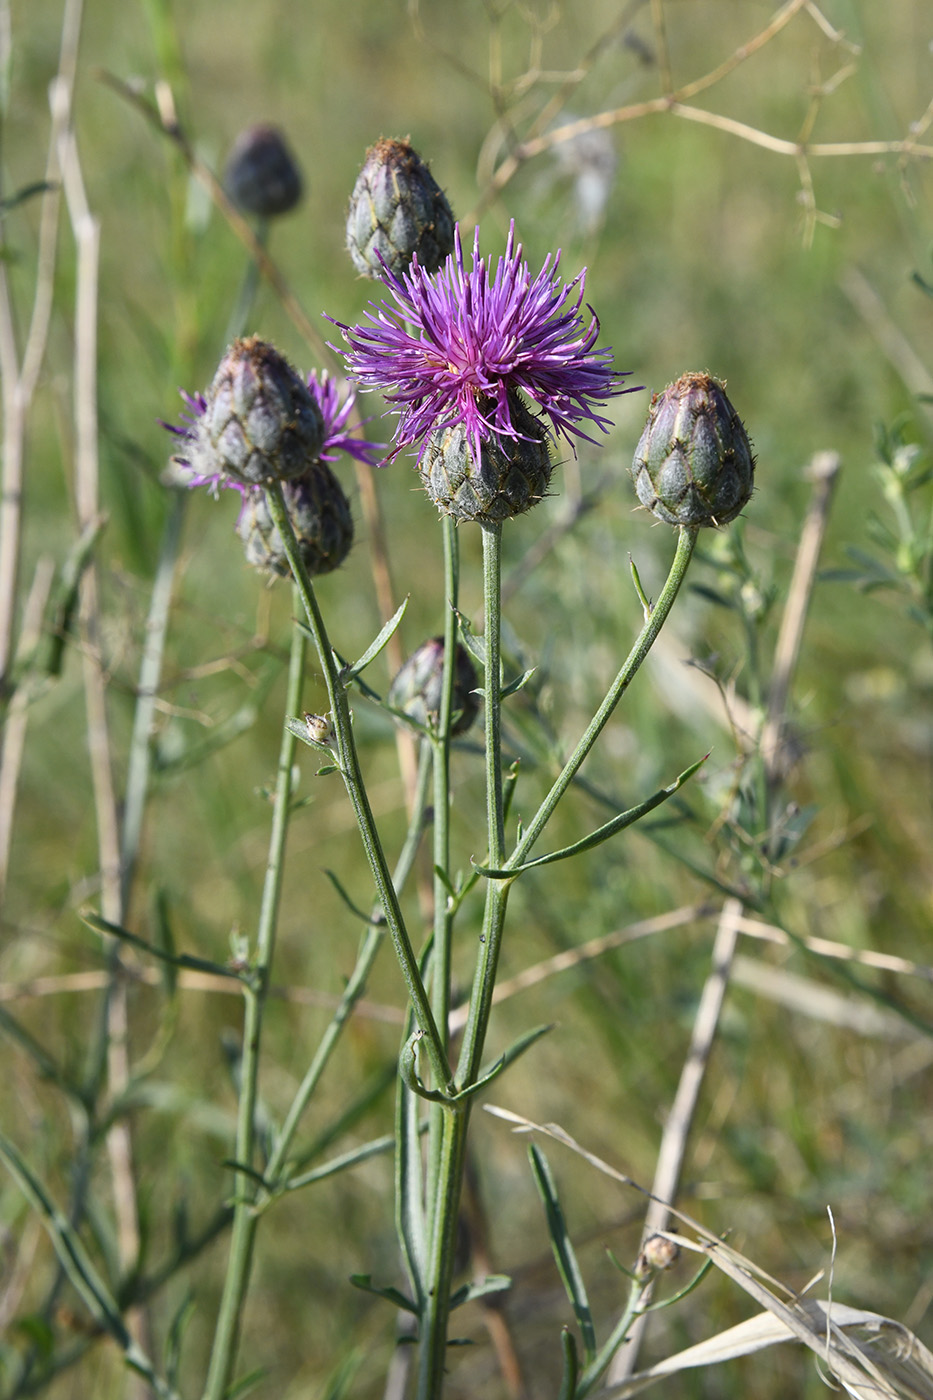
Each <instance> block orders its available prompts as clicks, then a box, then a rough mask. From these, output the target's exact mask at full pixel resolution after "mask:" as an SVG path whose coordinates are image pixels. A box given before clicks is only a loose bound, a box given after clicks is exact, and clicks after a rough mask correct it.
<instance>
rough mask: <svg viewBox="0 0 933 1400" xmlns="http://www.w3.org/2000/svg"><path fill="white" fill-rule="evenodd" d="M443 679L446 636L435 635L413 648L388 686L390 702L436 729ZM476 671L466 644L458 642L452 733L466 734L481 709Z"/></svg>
mask: <svg viewBox="0 0 933 1400" xmlns="http://www.w3.org/2000/svg"><path fill="white" fill-rule="evenodd" d="M443 678H444V638H443V637H432V638H431V640H430V641H429V642H424V643H423V644H422V645H421V646H420V647H419V648H418V650H417V651H413V652H412V654H411V656H410V657H409V658H408V660H407V661H406V662H405V664H404V666H403V667H402V669H401V670H400V671H399V673H398V675H397V676H396V677H395V680H394V681H393V682H392V684H391V686H390V687H389V704H390V705H392V706H393V707H394V708H395V709H396V710H402V711H403V712H404V713H405V714H406V715H410V716H411V718H412V719H413V720H417V722H418V723H419V724H423V725H424V726H425V728H426V729H436V728H437V721H438V716H439V715H440V709H441V686H442V684H443ZM476 685H477V675H476V670H475V668H474V666H473V662H472V661H471V660H470V656H469V653H468V651H467V650H466V648H465V647H462V646H460V644H459V643H458V644H457V659H456V674H455V675H454V695H453V714H454V718H453V723H452V724H451V728H450V732H451V734H452V735H453V734H465V733H466V731H467V730H468V729H469V727H470V725H471V724H472V723H473V721H474V719H475V718H476V715H477V712H478V710H479V696H478V695H476V694H475V690H476Z"/></svg>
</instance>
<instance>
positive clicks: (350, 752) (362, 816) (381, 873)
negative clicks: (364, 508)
mask: <svg viewBox="0 0 933 1400" xmlns="http://www.w3.org/2000/svg"><path fill="white" fill-rule="evenodd" d="M266 500H267V502H268V506H269V513H270V515H271V516H272V521H273V524H274V525H275V528H276V529H277V530H278V532H279V534H280V536H281V538H282V543H283V545H284V547H285V553H286V556H287V558H288V562H289V565H290V566H291V571H292V577H293V578H294V580H295V586H296V588H297V590H298V593H299V596H300V597H301V601H302V605H303V608H304V612H305V615H306V617H307V620H308V628H309V631H310V632H311V635H312V637H313V638H314V644H315V647H316V648H317V654H318V660H319V662H320V665H321V670H322V671H323V673H324V682H325V685H326V687H327V697H328V700H329V702H330V709H331V720H332V722H333V726H334V736H335V744H336V749H337V761H338V765H339V767H340V771H341V774H342V776H343V781H344V785H345V787H346V789H347V795H348V796H349V798H350V803H351V805H352V807H353V811H354V815H355V817H356V822H357V826H358V827H359V831H360V836H361V837H362V841H363V847H364V850H365V851H366V856H367V859H368V861H369V867H370V870H371V872H372V876H373V880H374V882H375V885H376V892H377V894H378V896H379V902H380V904H381V905H382V908H383V911H384V913H385V916H386V923H387V924H388V928H389V934H390V936H391V938H392V943H393V945H394V947H395V953H396V957H397V958H398V962H399V966H400V968H401V971H402V976H403V978H404V980H405V986H406V988H407V990H408V995H409V997H410V999H411V1003H412V1007H413V1010H414V1014H415V1020H416V1021H417V1023H418V1028H419V1030H420V1031H421V1032H422V1037H423V1039H422V1045H423V1047H424V1049H425V1051H426V1053H427V1056H428V1060H429V1062H430V1065H431V1073H432V1075H433V1077H434V1082H435V1084H437V1085H439V1086H441V1087H442V1088H443V1089H445V1090H449V1088H450V1087H451V1081H452V1076H451V1072H450V1067H449V1065H448V1063H447V1055H446V1053H445V1051H444V1046H443V1044H442V1042H441V1037H440V1034H439V1032H438V1029H437V1024H436V1022H435V1020H434V1015H433V1013H432V1011H431V1006H430V1002H429V1000H428V994H427V992H426V990H425V986H424V982H423V980H422V977H421V972H420V970H419V967H418V960H417V958H416V957H415V953H414V950H413V948H412V946H411V939H410V938H409V936H408V930H407V928H406V927H405V920H404V917H403V915H402V909H401V905H400V904H399V900H398V895H397V894H396V891H395V886H394V885H393V883H392V877H391V875H390V873H389V867H388V865H387V863H386V858H385V853H384V851H383V849H382V844H381V842H380V840H379V833H378V831H377V829H376V822H375V819H374V817H373V813H372V808H371V807H370V805H369V797H368V796H367V793H366V788H365V785H364V783H363V775H362V772H361V770H360V761H359V756H358V755H357V752H356V744H355V742H354V738H353V727H352V721H351V717H350V705H349V702H348V700H347V692H346V689H345V687H344V684H343V681H342V679H341V676H340V672H339V669H338V666H337V661H336V659H335V657H334V653H333V649H332V648H331V645H330V641H329V639H328V636H327V630H326V628H325V626H324V619H323V617H322V616H321V611H320V608H319V607H318V602H317V598H316V596H315V593H314V589H313V587H312V586H311V579H310V578H309V577H308V571H307V569H306V568H305V564H304V560H303V559H302V558H301V555H300V553H299V551H298V545H297V543H296V540H295V532H294V530H293V529H292V523H291V520H290V519H289V516H288V511H287V510H286V508H285V502H284V501H283V499H282V491H281V487H279V486H278V485H277V484H273V485H271V486H268V487H267V488H266Z"/></svg>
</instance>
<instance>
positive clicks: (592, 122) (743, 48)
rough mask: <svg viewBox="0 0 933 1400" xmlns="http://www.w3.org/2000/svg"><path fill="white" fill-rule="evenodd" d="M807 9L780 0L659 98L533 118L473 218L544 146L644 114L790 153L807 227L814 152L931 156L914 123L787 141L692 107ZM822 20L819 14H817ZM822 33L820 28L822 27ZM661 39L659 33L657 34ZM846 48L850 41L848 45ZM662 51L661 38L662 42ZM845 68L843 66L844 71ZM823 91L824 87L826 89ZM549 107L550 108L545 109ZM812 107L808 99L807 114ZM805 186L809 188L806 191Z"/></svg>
mask: <svg viewBox="0 0 933 1400" xmlns="http://www.w3.org/2000/svg"><path fill="white" fill-rule="evenodd" d="M800 11H806V13H808V14H809V15H810V16H811V18H814V19H816V16H817V15H818V14H819V12H818V10H817V9H816V7H815V6H814V5H813V4H812V3H811V0H788V3H787V4H785V5H783V6H782V7H781V8H780V9H779V10H778V11H777V12H776V14H775V15H774V16H773V17H772V19H771V20H770V22H769V23H768V24H767V25H766V26H765V27H764V28H763V29H762V30H761V31H760V32H759V33H758V34H756V35H754V36H753V37H752V38H751V39H749V40H748V41H746V43H744V44H741V45H739V46H738V48H736V49H735V51H734V52H733V53H732V54H731V55H730V56H729V57H728V58H727V59H725V60H724V61H723V62H722V63H720V64H718V65H717V66H716V67H715V68H713V69H711V70H710V72H708V73H705V74H703V75H702V76H700V77H698V78H695V79H693V80H692V81H690V82H688V83H684V84H682V85H681V86H680V87H678V88H676V89H671V88H668V87H665V91H664V92H663V93H662V94H661V95H660V96H658V97H654V98H649V99H647V100H645V101H643V102H636V103H631V104H628V105H626V106H622V107H616V108H613V109H611V110H608V111H605V112H599V113H596V114H595V115H594V116H590V117H584V118H581V119H579V120H575V121H572V122H564V123H563V124H561V125H559V126H556V127H552V128H551V129H550V130H546V131H542V130H541V129H540V127H541V122H540V120H539V121H538V122H536V123H535V125H534V127H533V128H532V130H531V131H530V132H529V133H528V135H527V136H526V137H525V138H524V139H523V140H522V141H521V142H519V143H517V144H516V145H515V147H514V148H513V150H512V151H511V152H510V153H509V155H508V156H506V157H505V159H504V160H503V161H502V163H501V164H500V165H499V167H498V168H497V169H496V171H495V172H494V173H493V175H492V176H491V177H490V179H489V180H488V182H487V184H486V185H485V188H484V189H483V192H482V194H481V196H480V199H479V202H478V205H477V209H476V210H475V211H474V213H473V215H472V216H471V217H472V218H473V219H475V218H477V217H478V215H479V213H480V212H482V210H484V209H485V208H487V207H488V206H489V205H490V204H491V203H492V202H493V201H494V200H495V199H496V198H498V196H499V195H500V194H501V193H502V191H503V189H504V188H505V186H506V185H507V184H508V183H509V182H510V180H511V179H512V178H513V176H514V175H515V173H516V172H517V170H518V169H519V168H520V167H521V166H522V165H523V164H524V163H525V162H526V161H528V160H531V159H532V158H533V157H535V156H537V155H540V154H542V153H543V152H544V151H547V150H550V149H552V148H553V147H554V146H557V145H560V144H562V143H563V142H566V141H573V140H575V139H576V138H577V137H579V136H583V135H585V134H586V133H587V132H590V131H595V130H600V129H605V128H608V127H613V126H620V125H623V124H625V123H627V122H631V121H636V120H639V119H641V118H643V117H647V116H653V115H661V114H670V115H671V116H676V117H680V118H681V119H682V120H684V121H691V122H696V123H699V124H701V125H704V126H710V127H714V128H716V129H717V130H719V131H722V132H725V133H726V134H728V135H732V136H736V137H738V138H739V139H741V140H744V141H747V142H749V143H751V144H752V145H756V146H759V147H761V148H762V149H764V150H768V151H771V152H772V153H774V154H776V155H783V156H790V157H791V158H792V159H793V160H794V161H795V162H796V163H797V165H798V169H799V171H800V178H801V182H802V187H803V189H804V194H805V196H806V204H807V211H808V221H807V229H808V232H810V231H812V225H813V223H814V222H815V220H816V219H817V217H818V216H817V214H816V208H815V203H814V202H813V197H812V180H811V178H810V173H809V165H808V162H809V161H810V159H812V158H814V157H818V158H830V157H843V156H877V155H899V156H901V157H902V158H903V159H904V160H907V159H910V158H912V157H916V156H922V157H930V156H933V147H930V146H925V145H921V144H920V142H919V140H918V137H919V136H920V135H921V134H922V128H921V125H920V124H919V123H918V124H915V125H912V126H911V128H910V133H909V135H908V136H906V137H904V138H903V139H901V140H897V141H824V142H813V143H811V142H809V140H801V139H800V138H799V137H798V139H797V140H793V141H791V140H787V139H786V138H783V137H779V136H773V135H771V134H770V133H769V132H766V131H762V130H760V129H759V128H758V127H755V126H752V125H751V124H749V123H747V122H741V121H737V120H736V119H734V118H732V117H727V116H725V115H723V114H721V113H718V112H709V111H706V110H705V109H704V108H700V107H695V106H692V105H691V104H690V103H689V102H688V100H687V99H689V98H692V97H695V96H696V95H697V94H698V93H700V92H704V91H706V90H708V89H709V88H711V87H713V86H714V85H715V84H716V83H718V82H720V81H721V80H722V79H723V78H724V77H726V76H727V75H728V74H729V73H731V72H732V71H733V70H734V69H735V68H737V67H738V66H739V65H740V64H742V63H745V62H746V61H747V60H748V59H749V58H750V57H751V56H752V55H753V54H754V53H757V52H758V51H760V50H761V49H762V48H763V47H764V46H765V45H766V44H767V43H769V42H770V41H771V40H772V39H773V38H774V37H775V35H776V34H778V33H779V32H780V31H781V30H782V29H783V28H784V27H785V26H786V25H787V24H788V23H789V22H790V20H791V19H793V18H794V16H795V15H796V14H797V13H798V12H800ZM820 19H822V16H820ZM824 32H825V30H824ZM832 34H833V37H834V39H835V41H836V42H842V39H841V36H840V35H836V34H835V31H832ZM662 38H663V36H662ZM850 47H851V46H850ZM661 48H662V51H663V43H662V45H661ZM845 71H846V70H843V72H845ZM826 90H828V89H826ZM548 110H550V108H549V109H548ZM812 111H813V107H812V104H811V109H810V113H811V114H812ZM808 191H809V193H808Z"/></svg>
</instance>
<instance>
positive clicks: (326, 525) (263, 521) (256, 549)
mask: <svg viewBox="0 0 933 1400" xmlns="http://www.w3.org/2000/svg"><path fill="white" fill-rule="evenodd" d="M282 499H283V500H284V502H285V509H286V510H287V511H288V515H289V519H290V520H291V522H292V529H293V530H294V531H295V538H296V539H297V541H298V551H299V553H300V555H301V558H302V560H303V561H304V566H305V568H306V569H307V571H308V573H309V574H311V575H312V577H313V576H314V575H316V574H329V573H330V572H331V570H333V569H336V568H337V567H338V566H339V565H340V564H342V563H343V561H344V559H346V557H347V554H348V553H349V550H350V546H351V544H352V543H353V517H352V515H351V514H350V503H349V501H348V500H347V498H346V496H345V495H344V493H343V489H342V487H341V485H340V482H339V481H338V480H337V478H336V477H335V476H334V473H333V472H332V471H331V469H330V467H329V466H328V465H327V463H326V462H315V463H314V465H313V466H312V467H311V468H310V470H309V471H308V472H306V473H305V475H304V476H302V477H300V478H299V479H298V480H297V481H286V482H285V483H283V486H282ZM236 532H237V534H238V535H239V537H240V539H241V540H242V541H243V546H244V549H245V552H246V559H247V563H249V564H252V565H253V567H254V568H257V569H262V570H263V571H264V572H265V573H271V574H278V575H279V576H280V577H281V578H287V577H288V576H289V574H290V573H291V570H290V569H289V566H288V560H287V559H286V557H285V546H284V544H283V543H282V536H281V535H280V534H279V532H278V530H277V529H276V527H275V525H274V524H273V523H272V516H271V515H270V514H269V506H268V504H267V502H266V497H265V493H264V492H262V491H248V492H247V493H246V494H245V496H244V498H243V505H242V508H241V510H240V515H239V519H238V520H237V524H236Z"/></svg>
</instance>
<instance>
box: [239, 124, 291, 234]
mask: <svg viewBox="0 0 933 1400" xmlns="http://www.w3.org/2000/svg"><path fill="white" fill-rule="evenodd" d="M224 189H225V190H226V192H227V194H228V195H229V196H230V199H231V200H232V201H233V203H234V204H235V205H236V206H237V208H238V209H241V210H242V211H243V213H244V214H255V215H257V216H258V217H259V218H262V219H273V218H275V217H276V215H278V214H287V213H288V212H289V210H291V209H294V208H295V205H296V204H297V203H298V202H299V200H300V199H301V196H302V193H303V188H302V180H301V172H300V171H299V169H298V166H297V164H296V163H295V158H294V156H293V155H292V153H291V151H290V150H289V147H288V145H287V143H286V140H285V137H284V136H283V135H282V133H281V131H279V130H278V128H277V127H274V126H248V127H247V128H246V130H245V131H241V132H240V134H239V136H238V137H237V138H236V140H235V141H234V143H233V147H232V149H231V151H230V155H229V156H228V157H227V165H226V169H225V170H224Z"/></svg>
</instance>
